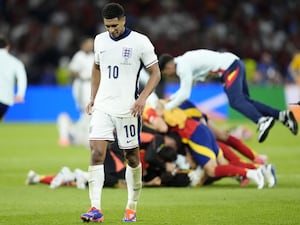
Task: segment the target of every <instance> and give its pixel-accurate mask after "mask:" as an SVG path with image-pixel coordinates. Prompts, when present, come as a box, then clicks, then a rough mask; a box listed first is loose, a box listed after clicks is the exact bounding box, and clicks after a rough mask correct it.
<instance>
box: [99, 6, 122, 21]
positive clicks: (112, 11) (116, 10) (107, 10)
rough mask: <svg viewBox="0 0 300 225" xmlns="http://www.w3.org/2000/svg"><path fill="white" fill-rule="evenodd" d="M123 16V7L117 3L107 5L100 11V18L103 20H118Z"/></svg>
mask: <svg viewBox="0 0 300 225" xmlns="http://www.w3.org/2000/svg"><path fill="white" fill-rule="evenodd" d="M123 16H125V10H124V8H123V6H121V5H120V4H118V3H108V4H106V5H105V6H104V8H103V9H102V17H103V18H104V19H113V18H118V19H120V18H122V17H123Z"/></svg>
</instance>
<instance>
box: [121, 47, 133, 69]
mask: <svg viewBox="0 0 300 225" xmlns="http://www.w3.org/2000/svg"><path fill="white" fill-rule="evenodd" d="M122 56H123V58H124V62H123V63H122V64H126V65H130V63H129V62H128V61H129V59H130V58H131V56H132V48H126V47H124V48H123V50H122Z"/></svg>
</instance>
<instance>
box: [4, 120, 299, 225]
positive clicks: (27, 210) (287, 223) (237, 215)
mask: <svg viewBox="0 0 300 225" xmlns="http://www.w3.org/2000/svg"><path fill="white" fill-rule="evenodd" d="M240 122H242V123H243V124H246V125H247V126H248V127H250V129H251V130H252V131H253V133H254V136H253V139H251V140H248V141H247V144H248V145H249V146H250V147H252V148H253V149H255V150H256V151H257V152H258V153H260V154H266V155H268V157H269V161H270V162H271V163H273V164H274V165H275V167H276V171H277V176H278V184H277V186H276V187H275V188H273V189H269V188H264V189H263V190H257V188H256V185H254V184H253V183H250V184H249V186H247V187H244V188H242V187H240V186H239V185H238V183H237V182H236V181H235V180H233V179H231V178H226V179H222V180H221V181H218V182H216V183H214V184H213V185H210V186H206V187H198V188H144V189H143V190H142V193H141V198H140V201H139V204H138V214H137V222H136V223H137V224H141V225H229V224H230V225H250V224H251V225H252V224H253V225H263V224H269V225H277V224H278V225H294V224H300V136H299V134H298V136H294V135H292V134H291V133H290V131H289V130H287V128H285V127H284V126H283V125H281V124H280V123H278V122H277V123H276V124H275V126H274V127H273V129H272V130H271V131H270V133H269V136H268V138H267V140H266V141H265V142H264V143H262V144H259V143H257V141H256V137H257V135H256V131H255V128H256V127H255V126H254V125H252V124H250V122H247V121H240ZM235 123H236V122H235ZM229 124H230V123H229V121H227V122H226V124H221V125H222V126H225V127H227V126H228V125H229ZM232 124H233V122H231V124H230V125H232ZM57 137H58V134H57V131H56V127H55V124H28V123H21V124H17V123H4V124H0V149H1V150H0V173H1V179H0V191H1V192H0V206H1V208H0V224H5V225H8V224H14V225H25V224H26V225H36V224H39V225H48V224H49V225H50V224H51V225H54V224H56V225H70V224H82V222H81V220H80V219H79V216H80V214H81V213H83V212H85V211H86V210H87V209H88V208H89V197H88V190H78V189H76V188H75V187H60V188H58V189H55V190H52V189H50V188H49V186H47V185H44V184H37V185H31V186H26V185H25V183H24V182H25V178H26V175H27V172H28V171H29V170H30V169H33V170H35V171H36V172H38V173H40V174H55V173H57V172H58V171H59V170H60V168H61V167H62V166H69V167H70V168H71V169H75V168H81V169H84V170H86V169H87V167H88V162H89V150H88V149H85V148H83V147H67V148H62V147H59V146H58V145H57ZM126 200H127V191H126V189H114V188H104V190H103V199H102V206H103V210H104V215H105V222H104V224H113V225H117V224H123V222H121V219H122V217H123V213H124V207H125V204H126Z"/></svg>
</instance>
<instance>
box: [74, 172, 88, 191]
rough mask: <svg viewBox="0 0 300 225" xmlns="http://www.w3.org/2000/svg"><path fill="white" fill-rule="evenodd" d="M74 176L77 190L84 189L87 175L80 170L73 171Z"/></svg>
mask: <svg viewBox="0 0 300 225" xmlns="http://www.w3.org/2000/svg"><path fill="white" fill-rule="evenodd" d="M74 174H75V180H76V186H77V188H78V189H86V187H87V186H86V184H87V182H88V173H87V172H85V171H83V170H81V169H75V170H74Z"/></svg>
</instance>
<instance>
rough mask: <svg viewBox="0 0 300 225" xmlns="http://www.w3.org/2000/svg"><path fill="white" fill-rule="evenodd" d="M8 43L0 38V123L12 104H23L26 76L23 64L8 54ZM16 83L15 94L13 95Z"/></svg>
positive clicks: (2, 37) (3, 38)
mask: <svg viewBox="0 0 300 225" xmlns="http://www.w3.org/2000/svg"><path fill="white" fill-rule="evenodd" d="M8 50H9V43H8V41H7V39H6V38H5V37H4V36H0V64H1V66H0V121H1V120H2V119H3V117H4V115H5V114H6V112H7V110H8V108H9V107H10V106H12V105H13V104H14V103H22V102H24V97H25V92H26V89H27V74H26V70H25V66H24V63H23V62H22V61H20V60H19V59H17V58H16V57H15V56H13V55H12V54H10V53H9V52H8ZM15 82H17V93H15V84H16V83H15Z"/></svg>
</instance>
